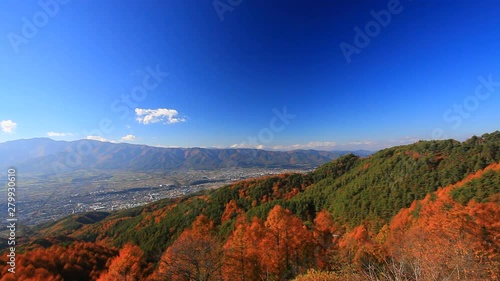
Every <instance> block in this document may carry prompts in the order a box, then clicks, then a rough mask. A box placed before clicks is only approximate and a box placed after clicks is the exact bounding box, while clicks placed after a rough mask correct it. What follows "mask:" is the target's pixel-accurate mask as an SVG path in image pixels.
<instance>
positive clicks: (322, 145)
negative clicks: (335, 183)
mask: <svg viewBox="0 0 500 281" xmlns="http://www.w3.org/2000/svg"><path fill="white" fill-rule="evenodd" d="M335 146H337V143H335V142H331V141H326V142H318V141H314V142H308V143H305V144H292V145H275V146H271V147H265V146H264V145H262V144H259V145H251V144H249V143H246V142H243V143H240V144H233V145H231V146H230V148H256V149H269V150H297V149H315V150H331V149H333V148H334V147H335Z"/></svg>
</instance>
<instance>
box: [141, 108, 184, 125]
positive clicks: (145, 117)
mask: <svg viewBox="0 0 500 281" xmlns="http://www.w3.org/2000/svg"><path fill="white" fill-rule="evenodd" d="M135 114H136V119H135V120H137V122H139V123H142V124H150V123H157V122H164V123H165V124H174V123H178V122H185V121H186V119H185V118H184V117H179V112H177V110H175V109H168V108H158V109H143V108H136V109H135Z"/></svg>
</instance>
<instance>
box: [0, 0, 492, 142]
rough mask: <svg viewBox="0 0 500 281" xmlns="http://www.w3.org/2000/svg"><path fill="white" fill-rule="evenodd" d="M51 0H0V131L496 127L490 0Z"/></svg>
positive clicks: (126, 137)
mask: <svg viewBox="0 0 500 281" xmlns="http://www.w3.org/2000/svg"><path fill="white" fill-rule="evenodd" d="M61 2H65V3H59V2H56V1H55V0H42V1H40V2H38V1H16V0H3V1H1V2H0V35H1V40H0V62H1V63H0V97H1V99H0V122H1V123H0V125H1V127H0V142H3V141H8V140H14V139H20V138H33V137H47V136H49V137H51V138H53V139H58V140H75V139H82V138H94V139H106V140H111V141H125V142H130V143H140V144H149V145H161V146H182V147H193V146H201V147H262V148H267V149H282V150H286V149H293V148H317V149H339V150H343V149H360V148H365V149H378V148H382V147H388V146H394V145H400V144H405V143H409V142H414V141H416V140H419V139H432V138H443V137H447V138H456V139H464V138H465V137H467V136H471V135H473V134H483V133H485V132H492V131H495V130H498V129H499V121H500V110H499V108H500V29H499V27H500V9H499V8H498V3H496V2H495V1H493V0H491V1H423V0H413V1H408V0H401V2H400V3H399V4H398V2H397V1H396V0H390V1H347V0H346V1H338V0H337V1H327V0H324V1H319V0H318V1H316V0H315V1H310V0H308V1H271V0H241V1H236V0H232V1H227V0H220V1H215V3H216V4H217V8H218V9H219V11H217V9H216V8H215V7H214V1H213V0H200V1H185V0H179V1H177V0H176V1H174V0H166V1H149V0H148V1H118V0H113V1H111V0H106V1H67V0H66V1H61ZM66 2H67V3H66ZM351 2H353V3H351ZM40 3H46V5H41V4H40ZM230 3H232V4H234V6H231V5H230ZM224 9H226V11H224ZM381 10H384V11H383V12H379V11H381ZM371 11H374V12H375V14H379V15H380V16H376V17H379V20H381V23H382V24H383V25H385V26H382V24H380V23H375V24H374V22H372V21H374V20H376V19H375V17H374V15H373V13H371ZM385 11H387V12H385ZM387 14H390V15H391V18H390V20H389V19H388V18H387ZM367 26H368V29H369V30H368V33H370V34H371V35H366V34H364V35H359V34H358V33H357V31H356V30H358V29H356V27H358V28H359V29H360V30H362V32H363V33H366V32H367V31H366V30H365V29H366V27H367ZM364 36H368V37H367V38H369V40H370V41H369V42H368V43H367V42H366V41H363V40H362V39H363V38H362V37H364ZM358 37H360V38H358ZM356 39H357V40H356ZM364 39H366V38H364ZM342 44H343V45H342ZM342 46H344V48H342ZM345 46H350V47H349V48H348V49H345ZM346 50H347V51H346ZM345 54H347V56H346V55H345ZM346 57H347V58H346ZM152 72H153V73H154V72H156V74H154V75H153V76H154V77H153V76H152V75H151V74H150V73H152ZM166 73H168V75H166ZM478 77H483V82H481V81H480V80H481V79H479V78H478ZM155 78H156V79H155ZM487 80H491V82H490V83H488V82H485V81H487ZM496 81H499V82H496ZM146 88H147V89H146ZM476 90H478V91H477V92H476ZM132 94H134V95H132ZM122 97H125V98H124V99H123V100H121V99H122ZM134 97H135V98H134ZM284 108H286V113H283V110H284ZM277 112H278V114H277ZM277 115H281V116H277ZM283 115H289V116H288V117H287V116H285V117H283ZM292 116H293V118H292Z"/></svg>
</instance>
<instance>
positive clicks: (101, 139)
mask: <svg viewBox="0 0 500 281" xmlns="http://www.w3.org/2000/svg"><path fill="white" fill-rule="evenodd" d="M86 139H88V140H95V141H102V142H112V143H115V141H112V140H108V139H105V138H103V137H101V136H87V137H86Z"/></svg>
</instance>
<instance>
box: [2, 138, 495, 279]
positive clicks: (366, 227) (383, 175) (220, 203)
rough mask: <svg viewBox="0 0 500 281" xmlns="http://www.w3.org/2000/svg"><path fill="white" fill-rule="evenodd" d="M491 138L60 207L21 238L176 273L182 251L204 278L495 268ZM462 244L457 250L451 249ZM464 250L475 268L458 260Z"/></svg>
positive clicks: (155, 272) (488, 271) (34, 245)
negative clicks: (87, 248)
mask: <svg viewBox="0 0 500 281" xmlns="http://www.w3.org/2000/svg"><path fill="white" fill-rule="evenodd" d="M499 148H500V132H494V133H491V134H485V135H483V136H481V137H472V138H471V139H469V140H467V141H464V142H457V141H453V140H446V141H426V142H419V143H415V144H412V145H408V146H400V147H394V148H389V149H385V150H383V151H380V152H378V153H376V154H374V155H372V156H370V157H368V158H365V159H361V158H359V157H357V156H354V155H346V156H343V157H341V158H339V159H337V160H334V161H332V162H330V163H328V164H325V165H323V166H321V167H319V168H318V169H316V170H315V171H314V172H311V173H308V174H286V175H279V176H272V177H264V178H260V179H252V180H245V181H240V182H237V183H235V184H232V185H229V186H225V187H222V188H220V189H217V190H214V191H211V192H203V193H199V194H195V195H192V196H189V197H185V198H178V199H170V200H162V201H158V202H155V203H153V204H150V205H147V206H144V207H140V208H135V209H130V210H125V211H120V212H115V213H111V214H107V213H106V214H104V213H97V214H87V215H75V216H71V217H67V218H65V219H63V220H60V221H57V222H54V223H51V224H46V225H41V226H39V227H37V228H36V229H33V231H34V232H35V233H37V234H35V235H34V237H37V238H38V239H37V240H32V242H31V243H30V244H26V246H25V249H28V250H29V251H42V250H34V249H40V247H49V246H50V245H52V244H60V243H63V244H67V243H75V242H71V241H73V240H75V241H87V242H91V243H97V244H98V245H106V246H107V247H118V248H122V251H120V254H119V256H118V257H116V258H115V259H114V260H117V261H116V263H117V264H118V260H120V259H122V258H123V259H126V258H127V257H129V255H131V251H132V252H133V253H134V254H133V256H138V257H140V258H139V260H138V263H139V262H140V263H144V264H149V267H148V266H144V268H148V269H147V270H145V271H142V270H141V271H140V272H135V273H134V274H139V275H140V276H142V277H141V278H143V279H145V278H146V276H148V278H150V279H151V280H184V279H182V278H181V277H180V274H181V271H182V270H185V271H189V272H191V273H193V272H192V270H193V268H192V264H189V263H185V264H174V263H173V261H174V260H179V259H184V258H186V259H194V258H196V259H197V260H196V261H197V262H199V263H202V264H203V265H204V270H205V271H204V272H205V273H207V274H208V272H209V273H210V274H212V275H210V274H209V275H210V276H212V277H207V279H206V280H220V279H224V280H234V278H236V276H239V277H238V278H240V279H241V276H245V278H246V279H245V280H255V278H262V277H263V274H264V276H271V277H272V278H273V279H274V280H288V279H291V278H293V277H295V276H297V275H298V274H301V273H304V272H306V271H307V269H311V268H314V269H319V270H329V271H332V272H334V273H335V274H334V275H335V276H340V277H339V278H340V279H338V280H346V278H347V280H349V279H352V280H354V279H356V278H358V279H359V278H361V279H360V280H367V278H368V277H369V278H372V279H371V280H415V278H414V277H415V276H413V277H412V276H411V272H412V271H411V270H412V268H413V269H415V266H416V265H419V266H421V267H422V268H424V267H425V270H426V271H425V274H427V275H419V278H424V279H425V280H441V279H442V278H447V276H452V277H453V278H451V277H450V278H451V279H450V280H460V279H457V278H460V276H462V277H463V276H469V277H471V278H475V280H492V279H491V278H497V277H498V272H497V271H495V268H498V267H496V266H497V265H498V263H497V261H498V258H499V255H500V252H499V247H498V235H499V233H500V231H499V227H500V226H499V225H498V220H497V218H498V217H499V216H500V212H499V208H498V207H499V200H498V198H499V197H498V196H499V193H500V190H499V187H500V176H499V173H500V172H499V169H498V167H499V166H498V163H499V162H500V152H499V151H500V149H499ZM471 175H472V176H471ZM452 184H454V185H452ZM440 187H446V188H440ZM408 208H409V209H408ZM455 217H456V218H457V219H456V220H455V219H454V218H455ZM445 226H446V227H447V230H446V232H445V233H447V235H448V236H446V235H445V236H443V237H444V238H447V239H448V240H447V241H449V243H451V244H449V245H448V246H447V247H445V248H443V249H441V250H440V252H439V253H436V254H435V255H434V254H432V255H431V254H429V255H428V254H427V253H426V252H418V251H417V250H416V248H415V247H416V246H415V245H421V244H422V243H423V244H425V245H427V244H428V245H434V246H432V247H431V248H429V249H432V248H436V247H437V246H439V243H441V242H439V241H441V240H439V239H437V237H439V233H440V231H444V230H445V229H444V228H443V227H445ZM292 233H293V235H290V234H292ZM418 233H420V234H422V233H424V234H425V235H424V236H422V235H420V234H419V235H420V236H419V235H417V234H418ZM459 233H470V234H471V235H468V234H467V235H463V236H456V235H457V234H459ZM419 239H420V240H419ZM433 239H437V240H436V241H438V243H437V244H433V243H434V242H432V240H433ZM68 241H69V242H68ZM276 241H281V242H280V243H278V244H276ZM405 241H413V242H412V244H405V243H403V242H405ZM431 242H432V243H431ZM198 243H199V244H198ZM131 244H136V245H139V246H140V249H138V248H131V246H130V245H131ZM127 245H128V246H127ZM398 245H399V246H398ZM443 245H445V244H443ZM464 245H472V246H471V247H470V248H467V247H465V246H464ZM459 246H460V247H462V246H463V247H462V248H460V249H462V250H461V251H462V252H459V253H458V254H457V253H452V252H449V251H450V250H451V249H454V248H456V247H459ZM50 247H57V246H50ZM190 247H205V248H204V249H205V250H206V251H207V253H208V254H207V256H194V257H187V256H182V255H183V253H188V252H189V251H188V249H190ZM50 249H51V248H49V249H48V250H47V251H49V250H50ZM123 249H125V250H123ZM132 249H134V250H132ZM262 249H266V252H263V251H262ZM422 249H424V248H422ZM122 252H123V253H122ZM471 253H472V254H471ZM120 257H121V258H120ZM431 257H432V258H436V259H440V262H438V263H435V266H434V267H432V266H431V264H430V263H429V262H427V261H429V260H430V258H431ZM426 258H427V259H426ZM26 260H28V259H27V258H26ZM159 261H162V262H159ZM221 261H224V262H221ZM452 261H453V262H452ZM426 262H427V263H426ZM466 262H469V264H470V266H471V267H474V268H476V269H474V270H469V269H464V267H463V266H464V263H466ZM26 263H27V264H33V263H34V261H29V262H28V261H27V262H26ZM111 263H113V262H111ZM395 264H398V265H401V267H402V269H401V270H402V271H401V274H402V275H401V276H399V277H398V278H399V279H395V278H396V277H397V276H392V277H390V278H389V274H393V273H390V272H393V271H394V267H393V268H391V266H392V265H395ZM449 264H455V266H451V267H450V266H449ZM33 266H34V267H35V268H36V265H33ZM117 266H118V265H117ZM109 268H112V266H111V265H110V267H109ZM403 269H404V270H403ZM3 270H4V271H5V268H4V269H3ZM110 270H111V269H110ZM457 271H458V272H459V273H457ZM422 272H423V271H422ZM436 272H442V274H447V275H446V276H444V275H439V274H438V275H432V274H437V273H436ZM478 272H480V273H481V274H479V273H478ZM53 273H54V274H59V273H58V272H53ZM198 273H199V274H201V272H198ZM102 274H105V275H106V274H111V273H110V272H107V273H105V272H104V271H102ZM113 274H114V273H113ZM422 274H424V273H422ZM103 276H104V275H103ZM367 276H368V277H367ZM384 276H385V277H384ZM424 276H425V277H424ZM304 278H306V277H304ZM335 278H336V277H335ZM391 278H392V279H391ZM440 278H441V279H440ZM5 280H8V279H5ZM104 280H106V279H104ZM470 280H474V279H470Z"/></svg>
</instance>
